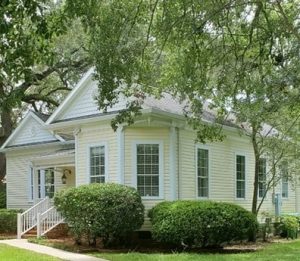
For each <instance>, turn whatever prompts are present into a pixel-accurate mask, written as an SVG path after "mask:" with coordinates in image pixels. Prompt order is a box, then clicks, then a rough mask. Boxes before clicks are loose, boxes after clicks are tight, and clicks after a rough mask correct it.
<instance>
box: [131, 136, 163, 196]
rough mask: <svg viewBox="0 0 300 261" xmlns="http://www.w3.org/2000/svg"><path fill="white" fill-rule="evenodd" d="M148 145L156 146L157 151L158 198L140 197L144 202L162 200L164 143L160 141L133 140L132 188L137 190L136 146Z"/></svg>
mask: <svg viewBox="0 0 300 261" xmlns="http://www.w3.org/2000/svg"><path fill="white" fill-rule="evenodd" d="M140 144H148V145H151V144H153V145H158V149H159V167H158V170H159V177H158V180H159V189H158V194H159V195H158V196H149V197H147V196H142V199H144V200H148V199H149V200H158V199H159V200H160V199H164V143H163V141H162V140H135V141H133V142H132V152H131V155H132V174H133V175H132V186H133V187H134V188H136V189H137V145H140Z"/></svg>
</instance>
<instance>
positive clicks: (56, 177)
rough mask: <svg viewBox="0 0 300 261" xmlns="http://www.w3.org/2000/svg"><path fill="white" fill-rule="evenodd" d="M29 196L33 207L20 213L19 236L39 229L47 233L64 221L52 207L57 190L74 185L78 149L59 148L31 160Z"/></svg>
mask: <svg viewBox="0 0 300 261" xmlns="http://www.w3.org/2000/svg"><path fill="white" fill-rule="evenodd" d="M29 175H30V177H29V186H28V187H29V199H30V201H31V205H32V206H31V207H30V208H29V209H27V210H26V211H25V212H23V213H21V214H18V238H21V237H22V235H24V234H26V233H27V232H29V231H30V230H32V229H34V228H36V234H37V237H40V236H43V235H45V234H46V233H47V232H49V231H50V230H51V229H53V228H54V227H56V226H57V225H59V224H61V223H62V222H63V221H64V220H63V218H62V216H61V215H60V213H58V212H57V210H56V208H55V207H54V206H53V197H54V194H55V192H58V191H60V190H62V189H66V188H69V187H75V185H76V181H75V180H76V177H75V150H74V148H68V149H60V150H57V151H55V152H52V153H48V154H47V153H45V154H43V155H40V156H38V157H35V158H32V159H31V161H30V171H29Z"/></svg>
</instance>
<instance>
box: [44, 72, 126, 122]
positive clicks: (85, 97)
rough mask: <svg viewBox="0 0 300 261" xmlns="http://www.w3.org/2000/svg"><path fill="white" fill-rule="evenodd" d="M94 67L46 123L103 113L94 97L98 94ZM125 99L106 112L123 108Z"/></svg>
mask: <svg viewBox="0 0 300 261" xmlns="http://www.w3.org/2000/svg"><path fill="white" fill-rule="evenodd" d="M93 73H94V69H93V68H92V69H90V70H89V71H88V72H87V73H86V74H85V75H84V76H83V78H82V79H81V80H80V81H79V83H78V84H77V85H76V86H75V87H74V89H73V90H72V91H71V92H70V94H69V95H68V96H67V98H66V99H65V100H64V102H63V103H62V104H61V105H60V106H59V107H58V108H57V109H56V111H55V112H54V113H53V114H52V116H51V117H50V118H49V119H48V121H47V124H51V123H55V122H61V121H69V120H73V119H77V118H81V117H85V116H91V115H97V114H100V113H103V111H100V110H99V108H98V104H97V100H96V97H97V95H98V82H97V81H95V80H94V79H93ZM125 105H126V101H125V100H121V101H120V102H119V103H117V104H115V105H114V106H112V107H111V108H108V109H107V112H114V111H118V110H122V109H124V108H125Z"/></svg>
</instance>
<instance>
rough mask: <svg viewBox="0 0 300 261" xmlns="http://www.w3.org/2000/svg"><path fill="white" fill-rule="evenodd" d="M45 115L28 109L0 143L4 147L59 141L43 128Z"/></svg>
mask: <svg viewBox="0 0 300 261" xmlns="http://www.w3.org/2000/svg"><path fill="white" fill-rule="evenodd" d="M46 117H47V115H44V114H40V113H36V112H33V111H29V112H28V113H27V115H26V116H25V118H24V119H23V120H22V121H21V123H20V124H19V125H18V127H17V128H16V129H15V130H14V131H13V133H12V134H11V135H10V136H9V137H8V139H7V140H6V141H5V143H4V144H3V145H2V147H1V150H3V149H4V148H11V147H20V146H24V145H28V144H38V143H45V142H55V141H59V139H57V138H56V137H55V136H54V135H53V134H52V133H51V132H50V131H48V130H46V128H45V120H46Z"/></svg>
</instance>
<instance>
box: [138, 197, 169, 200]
mask: <svg viewBox="0 0 300 261" xmlns="http://www.w3.org/2000/svg"><path fill="white" fill-rule="evenodd" d="M142 200H164V198H163V197H142Z"/></svg>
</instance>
